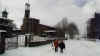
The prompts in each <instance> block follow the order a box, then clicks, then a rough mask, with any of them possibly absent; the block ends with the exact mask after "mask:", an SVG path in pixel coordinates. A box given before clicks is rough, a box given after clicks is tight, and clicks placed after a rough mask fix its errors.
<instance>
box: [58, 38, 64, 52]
mask: <svg viewBox="0 0 100 56" xmlns="http://www.w3.org/2000/svg"><path fill="white" fill-rule="evenodd" d="M59 48H60V52H61V53H63V49H65V43H64V42H63V40H60V41H59Z"/></svg>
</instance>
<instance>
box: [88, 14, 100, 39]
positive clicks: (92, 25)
mask: <svg viewBox="0 0 100 56" xmlns="http://www.w3.org/2000/svg"><path fill="white" fill-rule="evenodd" d="M99 18H100V14H98V13H95V15H94V18H91V19H90V20H89V21H88V26H87V37H88V38H91V39H95V38H96V33H97V32H96V30H97V24H98V23H97V19H99ZM98 26H99V25H98Z"/></svg>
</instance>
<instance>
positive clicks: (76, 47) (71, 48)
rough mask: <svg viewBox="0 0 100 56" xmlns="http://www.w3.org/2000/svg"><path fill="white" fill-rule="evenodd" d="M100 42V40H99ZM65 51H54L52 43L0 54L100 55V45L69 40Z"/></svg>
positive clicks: (33, 55) (17, 55)
mask: <svg viewBox="0 0 100 56" xmlns="http://www.w3.org/2000/svg"><path fill="white" fill-rule="evenodd" d="M98 43H100V42H98ZM65 44H66V49H65V50H64V53H60V51H59V52H57V53H55V52H54V49H53V48H52V47H51V44H48V45H44V46H39V47H31V48H29V47H20V48H17V49H13V50H9V51H6V53H5V54H3V55H0V56H100V45H99V44H96V42H92V41H85V40H67V41H65Z"/></svg>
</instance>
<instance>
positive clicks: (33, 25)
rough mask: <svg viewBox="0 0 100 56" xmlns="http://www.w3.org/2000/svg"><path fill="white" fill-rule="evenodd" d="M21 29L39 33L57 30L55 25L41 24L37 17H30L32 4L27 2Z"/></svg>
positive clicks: (26, 31)
mask: <svg viewBox="0 0 100 56" xmlns="http://www.w3.org/2000/svg"><path fill="white" fill-rule="evenodd" d="M21 30H22V32H24V33H31V34H35V35H38V34H40V33H41V32H43V31H45V30H55V28H54V27H50V26H47V25H43V24H40V20H39V19H36V18H30V4H29V3H26V4H25V15H24V19H23V24H22V26H21Z"/></svg>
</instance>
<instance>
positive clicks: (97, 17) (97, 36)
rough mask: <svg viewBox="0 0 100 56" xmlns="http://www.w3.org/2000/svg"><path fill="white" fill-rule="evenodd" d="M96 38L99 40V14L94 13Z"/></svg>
mask: <svg viewBox="0 0 100 56" xmlns="http://www.w3.org/2000/svg"><path fill="white" fill-rule="evenodd" d="M95 22H96V38H98V39H100V13H95Z"/></svg>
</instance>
